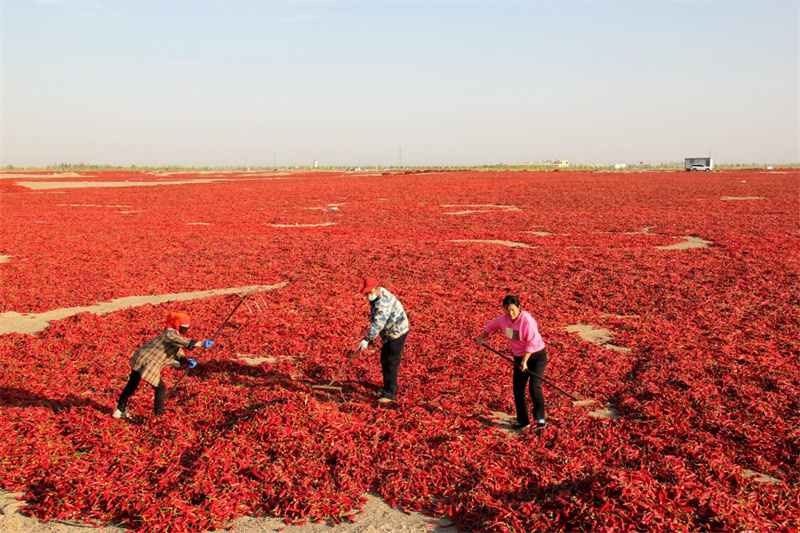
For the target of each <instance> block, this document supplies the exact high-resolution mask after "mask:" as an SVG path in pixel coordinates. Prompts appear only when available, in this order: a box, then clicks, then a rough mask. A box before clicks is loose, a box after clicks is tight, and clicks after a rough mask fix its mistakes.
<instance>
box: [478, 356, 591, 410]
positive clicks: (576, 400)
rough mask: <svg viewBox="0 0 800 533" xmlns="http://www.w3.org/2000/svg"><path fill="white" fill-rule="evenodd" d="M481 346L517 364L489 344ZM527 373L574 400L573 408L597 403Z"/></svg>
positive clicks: (531, 373) (534, 373)
mask: <svg viewBox="0 0 800 533" xmlns="http://www.w3.org/2000/svg"><path fill="white" fill-rule="evenodd" d="M481 346H483V347H484V348H486V349H487V350H489V351H490V352H494V353H496V354H497V355H499V356H500V357H502V358H503V359H505V360H506V361H508V362H510V363H511V364H512V365H514V364H516V363H514V360H513V359H511V358H510V357H508V356H507V355H505V354H502V353H500V352H498V351H497V350H495V349H494V348H492V347H491V346H489V345H488V344H481ZM525 372H527V373H528V374H530V375H531V376H533V377H536V378H539V379H541V380H542V382H543V383H547V384H548V385H550V386H551V387H553V388H554V389H555V390H557V391H558V392H560V393H561V394H563V395H565V396H568V397H569V398H571V399H572V405H573V407H580V406H583V405H589V404H593V403H595V401H594V400H592V399H591V398H583V399H581V398H578V397H577V396H575V395H574V394H570V393H569V392H567V391H565V390H564V389H562V388H561V387H559V386H558V385H556V384H555V383H553V382H552V381H550V380H548V379H545V378H544V377H542V376H540V375H539V374H537V373H536V372H533V371H531V370H528V369H527V368H526V369H525Z"/></svg>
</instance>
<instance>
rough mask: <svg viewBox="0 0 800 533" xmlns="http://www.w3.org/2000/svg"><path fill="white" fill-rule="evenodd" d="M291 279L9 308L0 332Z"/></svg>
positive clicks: (255, 288) (0, 316)
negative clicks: (37, 308)
mask: <svg viewBox="0 0 800 533" xmlns="http://www.w3.org/2000/svg"><path fill="white" fill-rule="evenodd" d="M287 284H288V282H285V281H284V282H283V283H278V284H276V285H250V286H248V287H229V288H227V289H213V290H210V291H197V292H181V293H172V294H154V295H149V296H126V297H124V298H115V299H114V300H111V301H110V302H102V303H99V304H95V305H90V306H87V307H66V308H64V309H54V310H52V311H46V312H44V313H38V314H28V313H16V312H14V311H8V312H5V313H0V335H3V334H6V333H36V332H37V331H42V330H43V329H45V328H47V326H49V325H50V322H51V321H53V320H61V319H64V318H67V317H70V316H73V315H77V314H78V313H86V312H88V313H94V314H96V315H105V314H108V313H113V312H115V311H119V310H121V309H128V308H130V307H138V306H140V305H145V304H153V305H157V304H161V303H165V302H182V301H187V300H197V299H200V298H206V297H208V296H218V295H222V294H239V293H243V292H250V291H270V290H275V289H280V288H281V287H285V286H286V285H287Z"/></svg>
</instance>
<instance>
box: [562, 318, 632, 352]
mask: <svg viewBox="0 0 800 533" xmlns="http://www.w3.org/2000/svg"><path fill="white" fill-rule="evenodd" d="M564 329H565V330H566V331H569V332H570V333H577V334H578V336H579V337H580V338H581V339H583V340H585V341H589V342H591V343H592V344H597V345H598V346H602V347H603V348H607V349H609V350H614V351H617V352H624V353H628V352H630V351H631V349H630V348H625V347H624V346H616V345H614V344H609V343H610V342H611V341H612V340H613V338H614V334H613V333H612V332H611V331H610V330H608V329H602V328H596V327H594V326H591V325H588V324H574V325H572V326H567V327H565V328H564Z"/></svg>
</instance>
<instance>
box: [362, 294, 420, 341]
mask: <svg viewBox="0 0 800 533" xmlns="http://www.w3.org/2000/svg"><path fill="white" fill-rule="evenodd" d="M369 304H370V321H371V324H370V328H369V331H368V332H367V334H366V336H365V337H364V340H365V341H367V342H372V341H374V340H375V339H376V338H378V335H380V336H381V340H386V339H389V340H391V339H397V338H398V337H401V336H402V335H404V334H406V333H408V329H409V328H408V316H406V312H405V310H404V309H403V304H401V303H400V300H398V299H397V297H396V296H395V295H394V294H392V293H391V292H389V291H387V290H386V289H384V288H383V287H379V288H378V297H377V298H375V301H372V302H370V303H369Z"/></svg>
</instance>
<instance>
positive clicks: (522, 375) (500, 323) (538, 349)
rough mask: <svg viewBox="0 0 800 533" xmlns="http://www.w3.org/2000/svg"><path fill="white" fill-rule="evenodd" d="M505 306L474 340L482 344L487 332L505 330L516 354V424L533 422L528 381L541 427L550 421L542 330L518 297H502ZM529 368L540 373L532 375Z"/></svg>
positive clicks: (522, 424)
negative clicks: (546, 414)
mask: <svg viewBox="0 0 800 533" xmlns="http://www.w3.org/2000/svg"><path fill="white" fill-rule="evenodd" d="M503 309H504V310H505V313H503V314H502V315H498V316H497V317H496V318H495V319H494V320H492V321H491V322H489V323H488V324H486V327H485V328H484V331H483V333H481V334H480V336H479V337H478V338H477V339H475V342H476V343H478V345H479V346H480V345H482V344H483V343H484V340H485V339H486V336H487V335H490V334H492V333H494V332H496V331H501V332H503V334H504V335H505V337H506V339H508V344H509V346H510V347H511V353H512V354H513V355H514V402H515V403H516V407H517V423H516V424H514V426H513V427H514V429H519V430H522V429H525V428H527V427H528V426H530V425H531V423H530V417H529V415H528V402H527V401H526V399H525V385H526V384H528V390H529V391H530V393H531V398H532V399H533V416H534V418H535V419H536V427H539V428H542V427H544V426H545V424H546V423H547V422H546V421H545V418H544V395H543V394H542V380H541V379H540V377H541V376H543V375H544V369H545V367H546V366H547V349H546V348H545V344H544V341H543V340H542V336H541V335H540V334H539V326H538V325H537V324H536V320H534V319H533V317H532V316H531V314H530V313H528V312H527V311H523V310H522V309H521V307H520V303H519V298H517V297H516V296H510V295H509V296H506V297H505V298H503ZM529 372H532V373H533V374H538V375H539V376H540V377H536V376H533V375H531V374H530V373H529ZM528 379H530V382H528Z"/></svg>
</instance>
